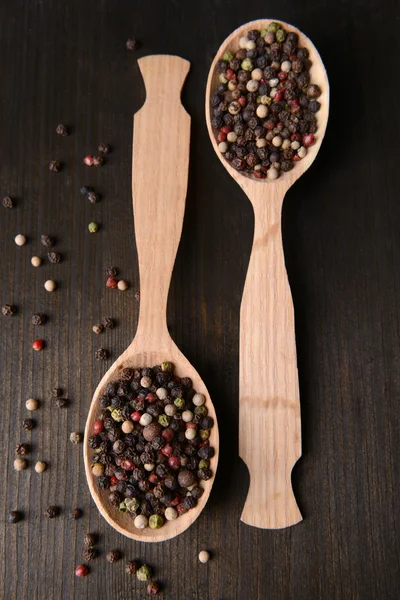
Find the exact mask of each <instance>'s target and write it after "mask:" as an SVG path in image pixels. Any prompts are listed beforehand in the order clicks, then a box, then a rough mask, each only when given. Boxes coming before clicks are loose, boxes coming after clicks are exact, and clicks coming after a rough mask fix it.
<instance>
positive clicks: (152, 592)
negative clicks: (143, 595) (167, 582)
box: [147, 581, 160, 596]
mask: <svg viewBox="0 0 400 600" xmlns="http://www.w3.org/2000/svg"><path fill="white" fill-rule="evenodd" d="M159 593H160V584H159V583H158V582H157V581H151V582H150V583H149V584H148V586H147V595H148V596H157V594H159Z"/></svg>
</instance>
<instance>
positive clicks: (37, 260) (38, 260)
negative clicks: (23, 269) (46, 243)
mask: <svg viewBox="0 0 400 600" xmlns="http://www.w3.org/2000/svg"><path fill="white" fill-rule="evenodd" d="M41 264H42V259H41V258H40V256H32V258H31V265H32V266H33V267H40V265H41Z"/></svg>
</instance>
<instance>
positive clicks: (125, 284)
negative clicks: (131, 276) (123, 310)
mask: <svg viewBox="0 0 400 600" xmlns="http://www.w3.org/2000/svg"><path fill="white" fill-rule="evenodd" d="M117 287H118V289H119V290H120V291H121V292H125V290H127V289H128V282H127V281H125V280H124V279H120V281H118V286H117Z"/></svg>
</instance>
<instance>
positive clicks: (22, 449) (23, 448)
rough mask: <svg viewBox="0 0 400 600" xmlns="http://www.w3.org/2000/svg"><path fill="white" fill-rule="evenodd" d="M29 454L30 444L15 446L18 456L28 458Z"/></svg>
mask: <svg viewBox="0 0 400 600" xmlns="http://www.w3.org/2000/svg"><path fill="white" fill-rule="evenodd" d="M28 452H29V446H28V444H17V445H16V446H15V454H18V456H26V455H27V454H28Z"/></svg>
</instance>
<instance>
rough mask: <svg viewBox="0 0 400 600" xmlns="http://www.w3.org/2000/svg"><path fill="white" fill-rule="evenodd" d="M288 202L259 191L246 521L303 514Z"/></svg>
mask: <svg viewBox="0 0 400 600" xmlns="http://www.w3.org/2000/svg"><path fill="white" fill-rule="evenodd" d="M260 185H261V186H262V185H263V184H258V190H260V189H261V188H260ZM264 185H268V184H264ZM269 185H271V184H269ZM272 185H273V184H272ZM264 189H265V188H264ZM278 196H279V193H278ZM282 201H283V198H268V196H267V197H266V196H265V195H264V197H260V198H259V199H256V198H252V203H253V207H254V216H255V229H254V241H253V248H252V252H251V257H250V263H249V267H248V272H247V277H246V282H245V287H244V293H243V299H242V305H241V312H240V379H239V395H240V400H239V402H240V404H239V406H240V411H239V412H240V414H239V451H240V456H241V457H242V459H243V460H244V462H245V463H246V465H247V467H248V469H249V472H250V488H249V492H248V496H247V499H246V503H245V506H244V509H243V513H242V516H241V520H242V521H243V522H245V523H247V524H249V525H254V526H255V527H261V528H265V529H279V528H282V527H288V526H289V525H294V524H295V523H298V522H299V521H301V519H302V517H301V514H300V511H299V509H298V506H297V504H296V500H295V497H294V494H293V490H292V484H291V471H292V468H293V466H294V464H295V463H296V461H297V460H298V458H299V457H300V455H301V428H300V402H299V386H298V374H297V361H296V344H295V331H294V311H293V301H292V296H291V292H290V287H289V282H288V278H287V273H286V268H285V259H284V255H283V248H282V234H281V207H282Z"/></svg>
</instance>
